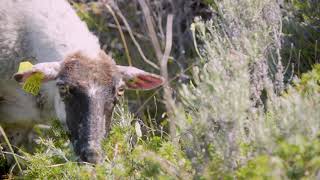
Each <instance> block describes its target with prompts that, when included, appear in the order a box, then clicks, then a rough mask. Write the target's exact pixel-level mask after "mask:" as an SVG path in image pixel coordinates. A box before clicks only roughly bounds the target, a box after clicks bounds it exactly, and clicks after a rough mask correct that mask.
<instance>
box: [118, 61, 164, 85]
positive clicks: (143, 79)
mask: <svg viewBox="0 0 320 180" xmlns="http://www.w3.org/2000/svg"><path fill="white" fill-rule="evenodd" d="M117 68H118V70H119V72H120V74H121V76H122V79H123V81H124V82H125V84H126V86H127V88H129V89H140V90H149V89H154V88H156V87H159V86H161V85H162V84H163V83H164V78H163V77H161V76H159V75H156V74H152V73H148V72H146V71H143V70H141V69H138V68H135V67H132V66H119V65H118V66H117Z"/></svg>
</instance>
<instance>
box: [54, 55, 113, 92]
mask: <svg viewBox="0 0 320 180" xmlns="http://www.w3.org/2000/svg"><path fill="white" fill-rule="evenodd" d="M116 73H117V71H116V64H115V62H114V61H113V59H112V58H111V57H110V56H108V55H106V54H105V53H104V52H100V53H99V56H98V57H97V58H96V59H92V58H89V57H87V56H85V55H84V54H82V53H81V52H77V53H74V54H72V55H70V56H68V57H67V58H66V59H65V60H64V62H63V65H62V69H61V71H60V74H59V76H60V78H62V79H64V80H65V81H67V82H68V83H71V84H74V85H77V86H82V87H88V84H89V82H94V83H95V84H97V85H108V84H110V83H112V77H113V76H114V75H115V74H116Z"/></svg>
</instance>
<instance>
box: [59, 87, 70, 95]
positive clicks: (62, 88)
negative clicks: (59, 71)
mask: <svg viewBox="0 0 320 180" xmlns="http://www.w3.org/2000/svg"><path fill="white" fill-rule="evenodd" d="M58 88H59V92H60V93H61V94H66V93H68V89H69V88H68V86H66V85H63V86H58Z"/></svg>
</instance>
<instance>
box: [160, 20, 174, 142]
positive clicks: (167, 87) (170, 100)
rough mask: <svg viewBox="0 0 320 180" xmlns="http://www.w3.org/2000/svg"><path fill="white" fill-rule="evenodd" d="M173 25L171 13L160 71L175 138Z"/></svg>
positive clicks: (171, 128) (172, 135)
mask: <svg viewBox="0 0 320 180" xmlns="http://www.w3.org/2000/svg"><path fill="white" fill-rule="evenodd" d="M172 26H173V15H172V14H169V15H168V17H167V29H166V47H165V51H164V54H163V57H162V60H161V62H160V63H161V66H160V67H161V68H160V73H161V76H162V77H164V79H165V83H164V85H163V86H164V95H163V98H164V101H165V105H166V109H167V113H168V117H169V120H170V123H169V126H170V127H169V128H170V136H171V138H172V140H174V139H175V136H176V124H175V122H174V118H173V117H174V108H175V104H174V100H173V98H172V94H173V93H172V89H171V87H170V85H169V82H168V79H169V75H168V66H167V65H168V59H169V56H170V52H171V48H172Z"/></svg>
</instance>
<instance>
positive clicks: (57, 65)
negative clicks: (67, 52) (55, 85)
mask: <svg viewBox="0 0 320 180" xmlns="http://www.w3.org/2000/svg"><path fill="white" fill-rule="evenodd" d="M60 70H61V62H47V63H39V64H36V65H34V66H33V67H32V68H31V69H30V70H27V71H24V72H18V73H16V74H14V76H13V78H14V79H15V80H16V81H17V82H24V81H26V79H28V77H30V76H31V75H33V74H35V73H42V74H43V75H44V79H43V81H45V82H46V81H51V80H54V79H56V78H57V76H58V74H59V72H60Z"/></svg>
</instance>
